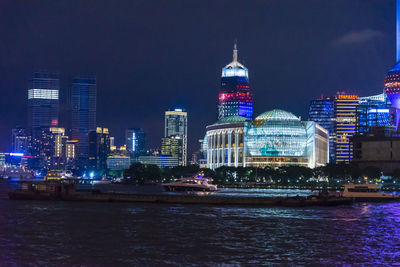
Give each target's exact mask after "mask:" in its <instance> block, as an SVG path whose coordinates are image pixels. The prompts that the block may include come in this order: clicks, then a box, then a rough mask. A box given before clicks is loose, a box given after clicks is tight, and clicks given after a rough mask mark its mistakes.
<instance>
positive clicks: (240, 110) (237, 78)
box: [218, 43, 253, 119]
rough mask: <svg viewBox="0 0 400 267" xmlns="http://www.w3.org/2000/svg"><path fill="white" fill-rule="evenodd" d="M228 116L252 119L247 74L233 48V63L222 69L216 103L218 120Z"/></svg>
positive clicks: (250, 95)
mask: <svg viewBox="0 0 400 267" xmlns="http://www.w3.org/2000/svg"><path fill="white" fill-rule="evenodd" d="M230 116H242V117H246V118H252V116H253V95H252V94H251V93H250V88H249V73H248V70H247V68H246V67H245V66H243V65H242V64H240V63H239V61H238V50H237V45H236V43H235V45H234V47H233V61H232V62H231V63H229V64H228V65H226V66H225V67H224V68H223V69H222V75H221V90H220V93H219V102H218V119H222V118H224V117H230Z"/></svg>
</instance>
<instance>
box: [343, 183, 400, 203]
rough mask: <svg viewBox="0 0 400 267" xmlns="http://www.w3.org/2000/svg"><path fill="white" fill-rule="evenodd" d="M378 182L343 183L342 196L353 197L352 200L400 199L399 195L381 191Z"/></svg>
mask: <svg viewBox="0 0 400 267" xmlns="http://www.w3.org/2000/svg"><path fill="white" fill-rule="evenodd" d="M381 187H382V185H380V184H369V183H366V184H352V183H349V184H345V185H344V190H343V197H348V198H353V199H354V200H360V201H363V200H367V201H382V200H400V195H394V194H391V193H384V192H381Z"/></svg>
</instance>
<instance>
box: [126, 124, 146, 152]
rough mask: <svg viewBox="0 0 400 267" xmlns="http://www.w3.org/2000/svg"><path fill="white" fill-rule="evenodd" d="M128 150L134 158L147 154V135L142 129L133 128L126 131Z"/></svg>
mask: <svg viewBox="0 0 400 267" xmlns="http://www.w3.org/2000/svg"><path fill="white" fill-rule="evenodd" d="M125 145H126V150H127V151H128V152H129V153H130V154H131V155H132V156H134V157H139V156H142V155H144V154H145V153H146V134H145V132H144V131H143V129H142V128H131V129H127V130H126V131H125Z"/></svg>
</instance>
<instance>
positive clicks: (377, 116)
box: [356, 93, 396, 135]
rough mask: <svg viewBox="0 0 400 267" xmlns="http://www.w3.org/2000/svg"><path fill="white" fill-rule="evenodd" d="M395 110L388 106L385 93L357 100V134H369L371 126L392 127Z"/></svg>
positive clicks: (394, 120) (394, 119)
mask: <svg viewBox="0 0 400 267" xmlns="http://www.w3.org/2000/svg"><path fill="white" fill-rule="evenodd" d="M395 123H396V109H395V108H394V107H393V106H392V105H391V104H390V102H389V100H388V99H387V97H386V94H385V93H382V94H379V95H373V96H366V97H360V98H359V104H358V109H357V128H356V131H357V134H359V135H363V134H367V133H369V132H370V128H371V126H394V125H395Z"/></svg>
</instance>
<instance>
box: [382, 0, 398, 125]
mask: <svg viewBox="0 0 400 267" xmlns="http://www.w3.org/2000/svg"><path fill="white" fill-rule="evenodd" d="M396 5H397V7H396V64H395V65H394V67H393V68H392V69H391V70H389V72H388V74H387V75H386V79H385V92H386V95H387V97H388V98H389V100H390V102H391V103H392V105H393V106H394V107H395V108H396V129H397V130H398V127H399V120H400V0H397V2H396Z"/></svg>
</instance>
